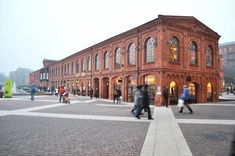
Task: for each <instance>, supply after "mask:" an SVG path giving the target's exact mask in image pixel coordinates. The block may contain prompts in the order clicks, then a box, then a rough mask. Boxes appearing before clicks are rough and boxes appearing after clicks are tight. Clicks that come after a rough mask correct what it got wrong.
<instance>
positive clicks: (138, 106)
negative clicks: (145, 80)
mask: <svg viewBox="0 0 235 156" xmlns="http://www.w3.org/2000/svg"><path fill="white" fill-rule="evenodd" d="M141 89H142V86H141V85H139V86H137V91H136V92H135V98H134V111H133V112H134V115H135V117H136V118H137V119H140V113H141V110H142V97H143V94H142V91H141Z"/></svg>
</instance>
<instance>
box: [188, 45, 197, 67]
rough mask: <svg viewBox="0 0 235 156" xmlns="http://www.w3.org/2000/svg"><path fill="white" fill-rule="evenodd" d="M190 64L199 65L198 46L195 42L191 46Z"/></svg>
mask: <svg viewBox="0 0 235 156" xmlns="http://www.w3.org/2000/svg"><path fill="white" fill-rule="evenodd" d="M190 64H197V45H196V43H195V42H192V43H191V44H190Z"/></svg>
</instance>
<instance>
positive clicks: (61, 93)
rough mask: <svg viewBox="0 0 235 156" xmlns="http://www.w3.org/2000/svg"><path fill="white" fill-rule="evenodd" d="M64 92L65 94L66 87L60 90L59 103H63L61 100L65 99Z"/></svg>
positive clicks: (61, 87)
mask: <svg viewBox="0 0 235 156" xmlns="http://www.w3.org/2000/svg"><path fill="white" fill-rule="evenodd" d="M64 92H65V89H64V86H60V90H59V94H60V100H59V102H61V99H62V98H63V94H64Z"/></svg>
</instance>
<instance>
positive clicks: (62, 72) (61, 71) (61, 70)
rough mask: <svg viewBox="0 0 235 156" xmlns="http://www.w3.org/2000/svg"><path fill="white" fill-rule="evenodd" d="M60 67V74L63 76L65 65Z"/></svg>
mask: <svg viewBox="0 0 235 156" xmlns="http://www.w3.org/2000/svg"><path fill="white" fill-rule="evenodd" d="M60 68H61V70H60V71H61V73H60V75H61V76H63V66H61V67H60Z"/></svg>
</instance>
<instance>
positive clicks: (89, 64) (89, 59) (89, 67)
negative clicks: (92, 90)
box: [87, 56, 91, 71]
mask: <svg viewBox="0 0 235 156" xmlns="http://www.w3.org/2000/svg"><path fill="white" fill-rule="evenodd" d="M87 67H88V71H91V57H90V56H89V57H88V60H87Z"/></svg>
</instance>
